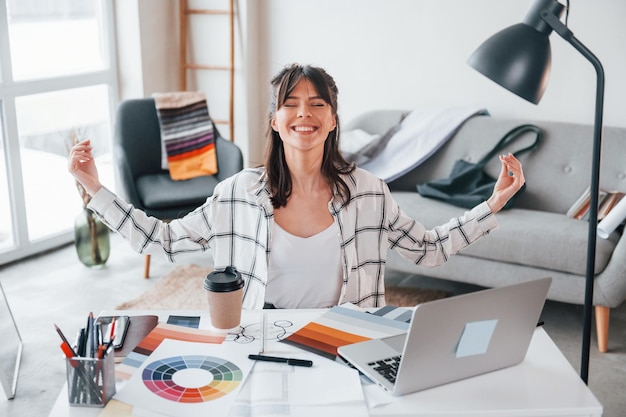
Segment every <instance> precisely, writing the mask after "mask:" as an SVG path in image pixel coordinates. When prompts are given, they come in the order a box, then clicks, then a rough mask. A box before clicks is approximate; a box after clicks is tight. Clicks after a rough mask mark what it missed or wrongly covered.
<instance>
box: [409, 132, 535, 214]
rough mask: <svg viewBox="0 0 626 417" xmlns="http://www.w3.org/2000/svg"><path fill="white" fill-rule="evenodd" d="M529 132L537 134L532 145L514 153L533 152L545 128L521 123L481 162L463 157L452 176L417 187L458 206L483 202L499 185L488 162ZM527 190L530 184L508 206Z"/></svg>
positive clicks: (467, 206) (432, 196) (424, 192)
mask: <svg viewBox="0 0 626 417" xmlns="http://www.w3.org/2000/svg"><path fill="white" fill-rule="evenodd" d="M526 132H535V134H536V135H537V137H536V139H535V141H534V142H533V144H531V145H530V146H528V147H526V148H523V149H520V150H518V151H517V152H514V153H513V155H515V157H518V156H519V155H521V154H523V153H526V152H529V151H532V150H534V149H535V148H537V146H539V142H540V141H541V139H542V137H543V131H542V130H541V128H539V127H538V126H535V125H530V124H525V125H520V126H518V127H516V128H514V129H512V130H511V131H510V132H508V133H507V134H506V135H504V137H503V138H502V139H500V141H499V142H498V143H497V144H496V146H495V147H494V148H493V149H492V150H491V151H489V152H488V153H487V154H486V155H485V156H484V157H483V158H482V159H481V160H480V161H478V162H477V163H475V164H472V163H471V162H467V161H464V160H462V159H459V160H458V161H456V162H455V163H454V166H453V167H452V172H451V173H450V176H449V177H448V178H442V179H438V180H433V181H429V182H427V183H424V184H420V185H418V186H417V192H419V193H420V194H421V195H423V196H424V197H429V198H435V199H438V200H442V201H446V202H448V203H450V204H453V205H455V206H459V207H464V208H472V207H474V206H476V205H478V204H480V203H482V202H483V201H485V200H487V199H488V198H489V197H490V196H491V194H492V193H493V188H494V186H495V185H496V181H497V179H496V178H493V177H491V176H490V175H489V174H487V173H486V172H485V170H484V168H485V165H487V163H488V162H489V160H490V159H491V158H493V157H494V156H496V155H497V154H499V151H500V150H501V149H504V147H506V146H507V145H509V144H510V143H511V142H513V141H514V140H515V139H516V138H518V137H519V136H521V135H522V134H523V133H526ZM525 189H526V184H524V185H523V186H522V188H520V190H519V191H518V192H517V193H516V194H515V195H514V196H513V197H511V199H510V200H509V201H508V202H507V203H506V205H505V206H504V209H508V208H511V205H512V204H513V200H514V199H515V198H516V197H517V196H519V195H520V194H521V193H522V192H523V191H524V190H525Z"/></svg>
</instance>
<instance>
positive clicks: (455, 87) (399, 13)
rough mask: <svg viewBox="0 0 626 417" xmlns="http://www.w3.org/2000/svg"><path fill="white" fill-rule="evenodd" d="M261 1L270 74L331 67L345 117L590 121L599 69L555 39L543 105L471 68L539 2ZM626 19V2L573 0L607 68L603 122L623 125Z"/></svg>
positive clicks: (581, 26) (582, 33)
mask: <svg viewBox="0 0 626 417" xmlns="http://www.w3.org/2000/svg"><path fill="white" fill-rule="evenodd" d="M264 3H265V4H266V5H267V10H266V16H265V17H264V18H265V19H267V25H266V26H265V29H266V30H267V33H268V35H267V40H266V41H267V55H266V59H267V62H266V66H267V68H268V70H269V72H270V73H271V74H273V73H275V72H276V71H278V70H279V69H280V68H281V67H282V65H284V64H286V63H289V62H292V61H296V62H302V63H313V64H317V65H320V66H323V67H325V68H326V69H327V70H328V71H329V72H330V73H331V75H333V76H334V77H335V79H336V81H337V83H338V86H339V89H340V94H341V102H340V106H341V112H342V116H343V118H344V120H347V119H350V118H351V117H354V116H355V115H357V114H359V113H361V112H363V111H366V110H370V109H375V108H407V109H411V108H413V107H416V106H420V105H427V104H477V105H480V106H485V107H487V108H488V109H489V110H490V112H491V113H492V114H493V115H502V116H513V117H520V118H521V117H530V118H537V119H550V120H563V121H574V122H588V123H592V122H593V109H594V100H595V80H596V79H595V71H594V70H593V67H592V66H591V65H590V64H589V63H588V61H586V60H585V59H584V58H583V57H582V56H581V55H580V54H579V53H578V52H576V51H575V50H574V49H573V48H572V47H571V46H570V45H569V44H568V43H566V42H565V41H564V40H562V39H561V38H560V37H559V36H558V35H557V34H555V33H553V34H552V36H551V43H552V50H553V68H552V77H551V80H550V83H549V86H548V88H547V90H546V93H545V94H544V97H543V99H542V101H541V103H540V104H539V105H538V106H535V105H532V104H529V103H528V102H526V101H524V100H522V99H520V98H518V97H517V96H515V95H513V94H511V93H509V92H507V91H506V90H504V89H502V88H501V87H499V86H497V85H496V84H494V83H493V82H491V81H490V80H488V79H486V78H485V77H483V76H482V75H480V74H479V73H478V72H476V71H474V70H473V69H472V68H470V67H469V66H468V65H467V64H466V60H467V58H468V57H469V56H470V55H471V53H472V52H473V51H474V50H475V49H476V48H477V47H478V46H479V45H480V44H481V43H482V41H484V40H485V39H487V38H488V37H489V36H491V35H492V34H494V33H495V32H497V31H498V30H501V29H503V28H505V27H507V26H510V25H512V24H515V23H519V22H520V21H521V19H522V18H523V17H524V15H525V14H526V12H527V10H528V8H529V7H530V5H532V4H533V1H532V0H506V1H502V0H474V1H468V0H339V1H337V0H298V1H293V0H266V1H265V2H264ZM563 3H564V1H563ZM624 18H626V2H624V1H622V0H571V11H570V16H569V27H570V29H571V30H572V31H573V33H574V35H575V36H576V37H577V38H578V39H579V40H580V41H581V42H582V43H583V44H585V45H586V46H587V47H588V48H589V49H590V50H591V51H592V52H594V54H595V55H596V56H597V57H598V58H599V59H600V60H601V61H602V63H603V66H604V69H605V73H606V95H605V124H606V125H617V126H626V76H625V74H626V46H625V45H626V28H624V25H623V21H624ZM267 75H268V74H264V76H267Z"/></svg>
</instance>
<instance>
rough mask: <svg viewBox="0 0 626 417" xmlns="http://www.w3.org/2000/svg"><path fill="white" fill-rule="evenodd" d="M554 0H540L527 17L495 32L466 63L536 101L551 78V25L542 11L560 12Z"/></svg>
mask: <svg viewBox="0 0 626 417" xmlns="http://www.w3.org/2000/svg"><path fill="white" fill-rule="evenodd" d="M562 10H563V6H562V5H561V4H560V3H558V2H556V1H555V0H538V1H537V2H536V3H535V4H534V5H533V7H532V8H531V10H530V11H529V12H528V14H527V15H526V17H525V18H524V21H523V22H522V23H518V24H516V25H513V26H510V27H508V28H506V29H504V30H501V31H500V32H498V33H496V34H495V35H493V36H492V37H490V38H489V39H487V40H486V41H485V42H483V44H482V45H480V46H479V47H478V49H477V50H476V51H475V52H474V53H473V54H472V55H471V56H470V58H469V60H468V61H467V63H468V64H469V65H470V66H471V67H472V68H474V69H475V70H477V71H478V72H480V73H481V74H483V75H484V76H486V77H487V78H489V79H491V80H492V81H494V82H496V83H498V84H499V85H501V86H502V87H504V88H506V89H507V90H509V91H511V92H512V93H515V94H516V95H518V96H520V97H522V98H523V99H525V100H528V101H530V102H531V103H534V104H537V103H539V101H540V100H541V97H542V96H543V92H544V91H545V89H546V86H547V85H548V79H549V78H550V68H551V63H552V54H551V50H550V39H549V36H550V33H551V32H552V29H551V28H550V27H549V26H548V25H546V23H545V22H544V21H543V19H541V16H540V15H541V13H542V12H544V11H549V12H551V13H556V14H560V13H561V12H562Z"/></svg>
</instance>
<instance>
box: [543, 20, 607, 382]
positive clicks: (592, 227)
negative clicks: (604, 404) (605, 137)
mask: <svg viewBox="0 0 626 417" xmlns="http://www.w3.org/2000/svg"><path fill="white" fill-rule="evenodd" d="M541 18H542V19H543V20H544V21H545V22H546V23H547V24H548V25H549V26H550V27H551V28H552V29H554V31H555V32H556V33H558V34H559V36H561V37H562V38H563V39H564V40H566V41H567V42H569V43H570V44H571V45H572V46H573V47H574V48H575V49H576V50H577V51H578V52H580V54H581V55H583V56H584V57H585V58H586V59H587V60H588V61H589V62H591V64H592V65H593V67H594V68H595V70H596V75H597V81H596V106H595V120H594V124H593V151H592V155H591V157H592V159H591V163H592V164H591V186H590V190H591V198H590V203H589V204H590V206H589V235H588V239H587V267H586V273H585V304H584V310H583V318H584V320H583V344H582V358H581V363H580V377H581V378H582V380H583V381H584V382H585V384H587V382H588V379H589V351H590V343H591V318H592V310H593V284H594V279H595V263H596V241H597V228H598V194H599V192H600V159H601V156H602V149H601V148H602V115H603V108H604V69H603V68H602V64H601V63H600V61H599V60H598V58H596V56H595V55H594V54H593V53H591V51H589V50H588V49H587V48H586V47H585V46H584V45H583V44H582V43H580V42H579V41H578V40H577V39H576V37H575V36H574V34H573V33H572V32H571V31H570V30H569V29H568V28H567V26H565V25H564V24H563V23H561V21H560V20H559V19H558V18H557V17H556V16H555V15H553V14H551V13H549V12H547V11H543V12H541Z"/></svg>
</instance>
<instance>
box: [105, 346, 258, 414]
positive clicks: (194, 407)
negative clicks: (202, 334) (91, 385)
mask: <svg viewBox="0 0 626 417" xmlns="http://www.w3.org/2000/svg"><path fill="white" fill-rule="evenodd" d="M250 346H251V345H237V344H228V345H225V344H219V345H218V344H206V343H196V342H185V341H179V340H170V339H164V340H163V341H162V342H161V343H160V344H159V346H158V347H157V348H156V349H155V350H154V351H153V352H152V353H151V354H150V355H149V357H148V358H147V359H146V360H145V361H144V362H143V363H142V365H141V366H140V367H139V368H138V369H137V371H136V372H135V373H134V374H133V376H132V377H131V378H130V380H128V382H127V383H126V384H125V385H124V387H123V388H122V389H121V390H120V391H119V392H118V393H117V394H116V395H115V396H114V398H115V399H116V400H118V401H123V402H125V403H128V404H130V405H132V406H133V407H136V408H137V409H138V411H139V410H140V409H143V410H147V411H151V412H156V413H159V414H163V415H166V416H177V417H181V416H197V415H227V414H228V412H229V410H230V408H231V406H232V404H233V403H234V401H235V399H236V398H237V395H238V394H239V391H240V390H241V387H242V386H243V384H244V382H245V380H246V378H247V377H248V375H249V374H250V371H251V369H252V366H253V364H254V362H253V361H251V360H249V359H248V357H247V356H248V354H250V353H253V352H252V351H251V350H250Z"/></svg>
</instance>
